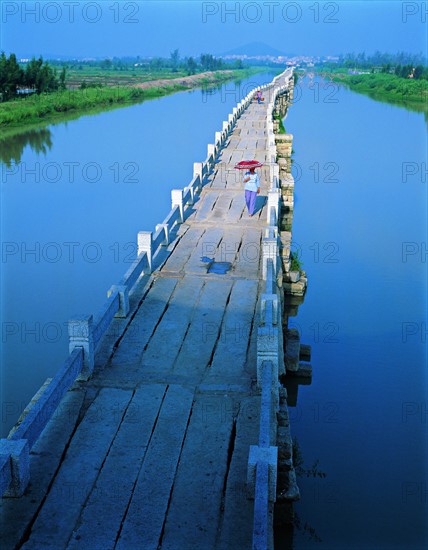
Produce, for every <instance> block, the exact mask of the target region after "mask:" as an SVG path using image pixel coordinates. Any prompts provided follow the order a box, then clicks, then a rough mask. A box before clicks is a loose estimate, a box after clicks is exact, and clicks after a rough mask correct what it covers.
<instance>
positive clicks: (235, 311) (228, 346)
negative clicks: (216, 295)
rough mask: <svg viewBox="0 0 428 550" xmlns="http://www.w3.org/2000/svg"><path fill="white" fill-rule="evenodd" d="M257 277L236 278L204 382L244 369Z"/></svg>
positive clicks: (224, 378)
mask: <svg viewBox="0 0 428 550" xmlns="http://www.w3.org/2000/svg"><path fill="white" fill-rule="evenodd" d="M257 286H258V281H247V280H241V279H238V280H236V281H235V283H234V286H233V289H232V293H231V296H230V300H229V303H228V305H227V308H226V312H225V315H224V319H223V323H222V327H221V333H220V338H219V341H218V344H217V348H216V351H215V354H214V358H213V361H212V365H211V368H210V370H209V372H208V374H207V377H206V379H205V382H207V381H208V380H211V379H215V378H217V379H218V378H222V379H223V380H224V381H226V380H228V379H229V378H232V379H233V378H236V377H239V376H242V375H243V374H244V372H245V366H246V359H247V351H248V341H249V337H250V332H251V327H252V322H253V318H254V315H255V306H256V301H257Z"/></svg>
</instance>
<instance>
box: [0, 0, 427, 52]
mask: <svg viewBox="0 0 428 550" xmlns="http://www.w3.org/2000/svg"><path fill="white" fill-rule="evenodd" d="M1 8H2V13H1V34H0V49H2V50H4V51H6V53H10V52H15V53H16V54H17V55H18V57H27V56H30V55H39V54H41V55H44V56H49V55H67V56H76V57H84V56H87V57H89V56H91V57H92V56H94V57H104V56H119V57H120V56H124V55H141V56H146V55H147V56H153V55H159V56H169V54H170V52H171V51H172V50H173V49H175V48H179V50H180V55H181V56H186V55H195V56H197V55H199V54H200V53H202V52H209V53H213V54H221V53H223V52H226V51H228V50H230V49H233V48H237V47H239V46H242V45H244V44H247V43H251V42H263V43H266V44H267V45H269V46H271V47H273V48H276V49H278V50H280V51H283V52H285V53H289V54H302V55H329V54H331V55H333V54H337V53H346V52H351V51H355V52H358V51H366V52H367V53H373V52H374V51H375V50H380V51H388V52H392V53H393V52H396V51H399V50H400V51H406V52H411V53H419V52H422V53H424V54H425V55H426V48H427V46H426V44H427V31H426V28H427V19H428V15H427V14H426V13H424V10H427V9H428V3H427V2H420V1H418V2H415V1H413V2H404V1H375V2H372V1H367V0H366V1H360V2H354V1H339V2H317V1H316V0H310V1H308V2H305V1H304V2H281V1H277V2H276V1H272V2H269V1H264V0H263V1H259V2H251V1H243V2H212V1H209V2H208V1H204V2H202V1H198V0H193V1H177V0H175V1H144V2H132V1H127V0H123V1H114V0H104V1H100V0H97V1H77V0H74V1H39V2H21V1H19V2H18V1H8V0H2V1H1Z"/></svg>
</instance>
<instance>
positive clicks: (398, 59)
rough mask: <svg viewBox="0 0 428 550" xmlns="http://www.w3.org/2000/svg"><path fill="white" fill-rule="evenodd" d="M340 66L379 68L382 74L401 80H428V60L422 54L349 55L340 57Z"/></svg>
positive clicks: (377, 52)
mask: <svg viewBox="0 0 428 550" xmlns="http://www.w3.org/2000/svg"><path fill="white" fill-rule="evenodd" d="M338 65H341V66H343V67H348V68H358V69H371V70H372V72H374V68H378V70H379V72H381V73H390V74H395V75H396V76H399V77H401V78H414V79H415V80H428V66H427V60H426V58H425V57H424V56H423V55H422V54H410V53H406V52H397V53H395V54H391V53H381V52H380V51H376V52H375V53H374V54H372V55H366V54H365V52H360V53H357V54H355V53H348V54H346V55H342V56H340V57H339V61H338Z"/></svg>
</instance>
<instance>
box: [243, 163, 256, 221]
mask: <svg viewBox="0 0 428 550" xmlns="http://www.w3.org/2000/svg"><path fill="white" fill-rule="evenodd" d="M244 183H245V202H246V204H247V208H248V213H249V214H250V217H251V216H252V215H253V214H254V209H255V207H256V198H257V195H258V194H259V193H260V178H259V176H258V174H256V172H255V168H250V170H249V171H248V172H245V174H244Z"/></svg>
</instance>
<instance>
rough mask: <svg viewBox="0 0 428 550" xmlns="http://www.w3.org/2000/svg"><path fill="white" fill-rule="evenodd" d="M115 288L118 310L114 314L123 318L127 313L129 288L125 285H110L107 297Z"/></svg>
mask: <svg viewBox="0 0 428 550" xmlns="http://www.w3.org/2000/svg"><path fill="white" fill-rule="evenodd" d="M115 290H117V292H118V294H119V310H118V311H117V313H115V315H114V316H115V317H118V318H120V319H124V318H125V317H128V313H129V290H128V287H127V286H126V285H112V286H111V288H110V290H109V291H108V292H107V297H108V298H109V297H110V296H111V294H112V293H113V292H114V291H115Z"/></svg>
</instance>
